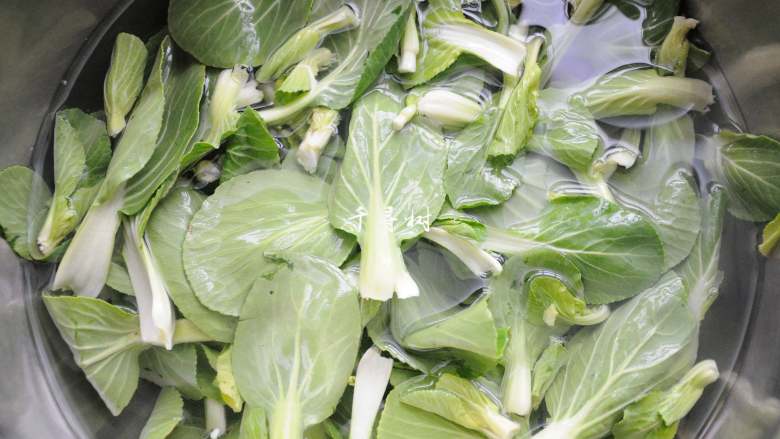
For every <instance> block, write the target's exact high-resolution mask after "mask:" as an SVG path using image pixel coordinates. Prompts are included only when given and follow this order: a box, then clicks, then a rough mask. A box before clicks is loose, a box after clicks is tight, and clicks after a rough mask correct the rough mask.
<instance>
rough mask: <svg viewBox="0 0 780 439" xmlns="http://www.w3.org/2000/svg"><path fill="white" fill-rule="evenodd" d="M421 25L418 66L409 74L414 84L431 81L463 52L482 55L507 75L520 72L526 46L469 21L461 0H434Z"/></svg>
mask: <svg viewBox="0 0 780 439" xmlns="http://www.w3.org/2000/svg"><path fill="white" fill-rule="evenodd" d="M422 27H423V39H424V41H423V45H422V50H421V51H420V52H419V55H418V57H417V65H418V68H417V69H416V71H415V72H414V73H412V74H411V75H410V77H409V81H410V82H411V83H412V84H422V83H424V82H427V81H429V80H431V79H432V78H433V77H435V76H436V75H438V74H439V73H441V72H443V71H444V70H445V69H446V68H447V67H449V66H450V65H452V64H453V63H454V62H455V61H456V60H457V59H458V57H459V56H460V55H461V54H463V53H468V54H470V55H474V56H477V57H480V58H482V59H483V60H484V61H485V62H487V63H488V64H490V65H492V66H493V67H495V68H497V69H499V70H501V71H502V72H504V73H505V74H506V75H508V76H511V77H518V76H519V75H520V70H521V67H522V65H523V59H524V58H525V45H524V44H523V43H522V42H520V41H518V40H515V39H512V38H510V37H507V36H506V35H503V34H501V33H498V32H493V31H491V30H489V29H487V28H484V27H482V26H481V25H479V24H477V23H474V22H473V21H471V20H468V19H467V18H466V17H464V16H463V12H462V11H461V2H460V1H453V0H433V1H431V2H430V6H429V8H428V10H427V11H426V14H425V17H424V19H423V23H422Z"/></svg>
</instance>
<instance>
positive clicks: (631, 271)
mask: <svg viewBox="0 0 780 439" xmlns="http://www.w3.org/2000/svg"><path fill="white" fill-rule="evenodd" d="M482 246H483V248H486V249H488V250H493V251H497V252H499V253H505V254H521V253H523V252H526V251H529V250H533V249H548V250H553V251H556V252H560V253H561V254H562V255H564V256H565V257H566V258H568V259H570V260H571V261H572V262H573V263H574V264H575V265H576V266H577V267H578V268H579V269H580V270H581V271H582V278H583V281H584V283H585V297H586V299H587V301H588V303H596V304H602V303H611V302H615V301H617V300H622V299H625V298H628V297H632V296H633V295H635V294H637V293H638V292H639V291H641V289H642V288H646V287H648V286H650V285H652V284H653V282H655V281H656V280H657V279H658V277H659V276H660V275H661V273H662V267H661V266H662V264H663V247H662V245H661V241H660V239H659V238H658V234H657V233H656V231H655V229H654V228H653V226H652V224H651V223H650V222H649V221H648V220H646V219H645V218H643V217H642V216H641V215H639V214H637V213H634V212H631V211H629V210H626V209H623V208H621V207H619V206H618V205H616V204H614V203H610V202H608V201H606V200H602V199H599V198H596V197H592V196H574V195H570V196H561V197H558V198H556V199H554V200H553V201H552V203H551V204H550V206H549V207H548V208H547V209H546V210H545V211H544V213H543V214H542V216H540V217H539V218H538V219H537V220H534V221H532V222H529V223H526V224H523V225H521V226H518V227H517V228H515V229H510V230H503V229H496V228H488V236H487V238H486V239H485V241H484V242H483V244H482Z"/></svg>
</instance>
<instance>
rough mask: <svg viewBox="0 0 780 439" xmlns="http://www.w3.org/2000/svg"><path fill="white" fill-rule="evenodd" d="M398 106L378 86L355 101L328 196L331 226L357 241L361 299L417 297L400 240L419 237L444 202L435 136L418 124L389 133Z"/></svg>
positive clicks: (442, 156)
mask: <svg viewBox="0 0 780 439" xmlns="http://www.w3.org/2000/svg"><path fill="white" fill-rule="evenodd" d="M401 108H402V103H401V98H400V96H399V94H398V93H397V92H396V91H395V90H386V89H381V88H380V89H376V90H373V91H371V92H370V93H368V94H367V95H366V96H364V97H363V98H362V99H361V100H360V101H359V102H358V103H357V105H356V106H355V108H354V110H353V113H352V120H351V122H350V127H349V137H348V139H349V141H348V143H347V153H346V157H345V158H344V163H343V164H342V166H341V169H340V172H339V177H338V179H337V180H336V182H335V183H334V186H333V193H332V195H331V201H330V215H329V217H330V221H331V223H333V225H334V227H336V228H338V229H341V230H344V231H346V232H349V233H351V234H353V235H355V236H357V239H358V242H359V243H360V246H361V250H362V252H361V264H360V265H361V270H360V293H361V296H362V297H364V298H371V299H377V300H387V299H389V298H391V297H392V296H393V292H394V291H395V292H397V293H398V296H399V297H409V296H416V295H417V294H418V290H417V287H416V286H415V285H414V281H413V280H412V279H411V278H410V277H409V274H408V272H407V271H406V267H405V266H404V262H403V259H402V256H401V249H400V247H399V245H400V242H401V241H403V240H406V239H411V238H414V237H417V236H419V235H420V234H422V233H423V232H424V231H425V229H426V228H427V227H428V226H429V225H430V224H431V223H433V221H434V220H435V219H436V216H437V215H438V213H439V210H440V208H441V206H442V204H443V203H444V191H443V189H442V178H443V174H444V167H445V160H446V154H447V151H446V148H445V146H444V142H443V138H442V136H441V133H440V132H438V131H437V130H435V129H433V128H431V127H428V126H425V125H422V124H418V123H412V124H409V125H407V126H406V127H405V128H404V129H402V130H400V131H396V130H394V129H393V126H392V121H393V119H394V118H395V115H396V114H397V113H398V112H399V111H400V110H401Z"/></svg>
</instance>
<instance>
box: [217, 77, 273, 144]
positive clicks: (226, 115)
mask: <svg viewBox="0 0 780 439" xmlns="http://www.w3.org/2000/svg"><path fill="white" fill-rule="evenodd" d="M262 100H263V92H262V91H260V90H258V89H257V83H256V82H255V81H254V80H252V81H249V72H248V71H247V68H246V67H244V66H235V67H233V68H232V69H226V70H223V71H221V72H220V73H219V76H218V77H217V83H216V84H215V85H214V93H213V95H212V97H211V102H210V104H209V108H208V116H209V122H210V124H211V126H210V127H209V131H208V133H207V134H206V136H205V139H204V141H206V142H207V143H210V144H212V145H219V143H220V141H221V140H222V134H224V132H225V131H228V130H230V129H232V128H233V125H234V124H235V121H236V120H237V119H238V113H236V109H237V108H239V107H242V106H247V105H252V104H254V103H257V102H260V101H262Z"/></svg>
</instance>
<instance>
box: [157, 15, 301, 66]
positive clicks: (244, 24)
mask: <svg viewBox="0 0 780 439" xmlns="http://www.w3.org/2000/svg"><path fill="white" fill-rule="evenodd" d="M311 4H312V0H285V1H282V0H247V1H237V0H172V1H171V4H170V6H169V8H168V27H169V28H170V31H171V35H172V36H173V38H174V39H175V40H176V43H178V44H179V45H180V46H181V47H182V48H184V50H186V51H187V52H189V53H191V54H192V55H193V56H195V58H197V59H198V61H200V62H202V63H203V64H206V65H207V66H211V67H222V68H228V67H233V66H234V65H237V64H246V65H251V66H257V65H260V64H263V63H265V62H266V61H267V59H268V57H269V55H271V54H272V53H273V52H274V50H276V48H278V47H279V46H280V45H281V44H282V43H284V42H285V41H287V39H288V38H289V37H290V36H291V35H292V34H293V33H294V32H295V31H297V30H298V29H300V28H301V27H303V25H304V24H306V20H307V19H308V17H309V12H310V10H311Z"/></svg>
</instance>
